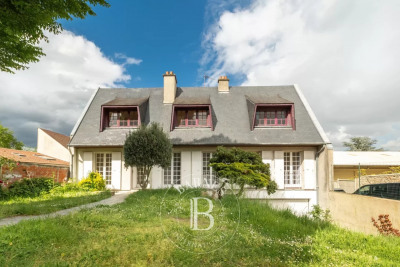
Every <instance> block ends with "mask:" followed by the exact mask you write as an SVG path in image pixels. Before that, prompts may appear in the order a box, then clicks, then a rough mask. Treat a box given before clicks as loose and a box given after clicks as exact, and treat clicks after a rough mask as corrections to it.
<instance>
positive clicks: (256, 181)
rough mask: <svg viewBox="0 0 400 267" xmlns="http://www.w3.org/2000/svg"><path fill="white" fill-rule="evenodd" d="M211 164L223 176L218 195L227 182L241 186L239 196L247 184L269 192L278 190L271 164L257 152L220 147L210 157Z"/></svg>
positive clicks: (220, 195) (219, 175) (220, 194)
mask: <svg viewBox="0 0 400 267" xmlns="http://www.w3.org/2000/svg"><path fill="white" fill-rule="evenodd" d="M210 166H211V167H212V168H213V169H214V170H215V172H216V173H217V175H218V177H221V178H223V179H222V183H221V186H220V187H219V189H218V197H219V198H221V197H222V190H223V189H224V186H225V184H226V183H230V184H236V185H238V186H239V192H238V193H237V195H238V196H241V195H242V194H243V191H244V186H245V185H250V186H254V187H255V188H257V189H259V188H266V189H267V192H268V194H272V193H274V192H275V191H276V188H277V184H276V183H275V181H271V176H270V170H269V164H264V163H263V162H262V159H261V156H260V155H259V154H257V153H255V152H247V151H244V150H242V149H239V148H232V149H226V148H224V147H218V148H217V152H216V153H214V154H213V157H212V158H211V159H210Z"/></svg>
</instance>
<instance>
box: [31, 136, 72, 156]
mask: <svg viewBox="0 0 400 267" xmlns="http://www.w3.org/2000/svg"><path fill="white" fill-rule="evenodd" d="M69 140H70V138H69V136H66V135H63V134H60V133H56V132H53V131H50V130H45V129H42V128H38V135H37V152H39V153H42V154H45V155H47V156H51V157H54V158H57V159H61V160H63V161H67V162H70V161H71V153H70V152H69V150H68V143H69Z"/></svg>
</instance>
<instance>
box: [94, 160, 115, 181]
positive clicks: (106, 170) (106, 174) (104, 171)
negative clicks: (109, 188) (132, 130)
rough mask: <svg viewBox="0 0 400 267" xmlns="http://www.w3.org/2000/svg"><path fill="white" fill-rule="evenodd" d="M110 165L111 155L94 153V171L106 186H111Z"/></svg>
mask: <svg viewBox="0 0 400 267" xmlns="http://www.w3.org/2000/svg"><path fill="white" fill-rule="evenodd" d="M111 164H112V154H111V153H96V171H97V172H98V173H100V174H101V175H102V176H103V178H104V180H105V181H106V185H111V174H112V165H111Z"/></svg>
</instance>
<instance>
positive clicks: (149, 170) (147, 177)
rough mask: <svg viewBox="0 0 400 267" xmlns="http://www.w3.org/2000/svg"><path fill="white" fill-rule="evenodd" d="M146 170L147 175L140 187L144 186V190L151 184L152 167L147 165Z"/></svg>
mask: <svg viewBox="0 0 400 267" xmlns="http://www.w3.org/2000/svg"><path fill="white" fill-rule="evenodd" d="M144 172H145V173H146V177H145V179H144V181H143V183H142V184H141V185H140V187H142V190H145V189H147V186H148V185H149V182H150V172H151V167H145V169H144Z"/></svg>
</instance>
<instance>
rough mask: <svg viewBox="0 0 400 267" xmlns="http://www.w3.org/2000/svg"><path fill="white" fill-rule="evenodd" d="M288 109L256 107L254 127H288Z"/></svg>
mask: <svg viewBox="0 0 400 267" xmlns="http://www.w3.org/2000/svg"><path fill="white" fill-rule="evenodd" d="M289 114H290V110H289V109H288V108H273V107H258V108H257V111H256V121H255V126H259V127H260V126H261V127H262V126H290V121H289V118H288V117H289Z"/></svg>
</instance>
